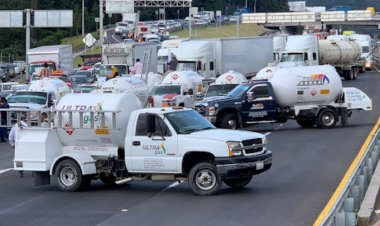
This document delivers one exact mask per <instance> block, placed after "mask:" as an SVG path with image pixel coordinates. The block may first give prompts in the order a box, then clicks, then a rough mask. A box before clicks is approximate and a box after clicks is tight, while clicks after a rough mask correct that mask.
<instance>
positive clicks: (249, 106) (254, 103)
mask: <svg viewBox="0 0 380 226" xmlns="http://www.w3.org/2000/svg"><path fill="white" fill-rule="evenodd" d="M241 109H242V115H243V121H244V122H246V123H254V122H260V121H273V120H275V119H276V103H275V101H274V99H273V97H272V96H271V95H270V93H269V92H268V85H267V84H257V85H254V86H252V87H251V88H250V89H249V90H248V91H247V93H246V97H245V101H243V102H242V108H241Z"/></svg>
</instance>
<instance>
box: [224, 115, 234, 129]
mask: <svg viewBox="0 0 380 226" xmlns="http://www.w3.org/2000/svg"><path fill="white" fill-rule="evenodd" d="M221 127H222V128H224V129H237V128H238V121H237V117H236V115H235V114H231V113H230V114H225V115H224V116H223V119H222V123H221Z"/></svg>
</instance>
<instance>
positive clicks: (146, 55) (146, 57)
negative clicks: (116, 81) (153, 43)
mask: <svg viewBox="0 0 380 226" xmlns="http://www.w3.org/2000/svg"><path fill="white" fill-rule="evenodd" d="M151 55H152V50H151V49H145V51H144V59H143V70H142V73H141V78H144V77H143V75H145V80H147V76H148V73H149V65H150V56H151ZM145 82H146V81H145Z"/></svg>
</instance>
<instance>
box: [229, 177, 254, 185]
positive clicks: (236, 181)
mask: <svg viewBox="0 0 380 226" xmlns="http://www.w3.org/2000/svg"><path fill="white" fill-rule="evenodd" d="M251 180H252V176H248V177H241V178H231V179H224V180H223V182H224V183H225V184H227V185H228V186H230V187H231V188H242V187H245V186H246V185H248V184H249V182H251Z"/></svg>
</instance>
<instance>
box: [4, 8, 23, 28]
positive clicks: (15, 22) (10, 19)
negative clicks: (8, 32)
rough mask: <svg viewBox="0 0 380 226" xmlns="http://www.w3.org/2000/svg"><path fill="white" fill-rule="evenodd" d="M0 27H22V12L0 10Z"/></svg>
mask: <svg viewBox="0 0 380 226" xmlns="http://www.w3.org/2000/svg"><path fill="white" fill-rule="evenodd" d="M0 27H8V28H14V27H23V10H0Z"/></svg>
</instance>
